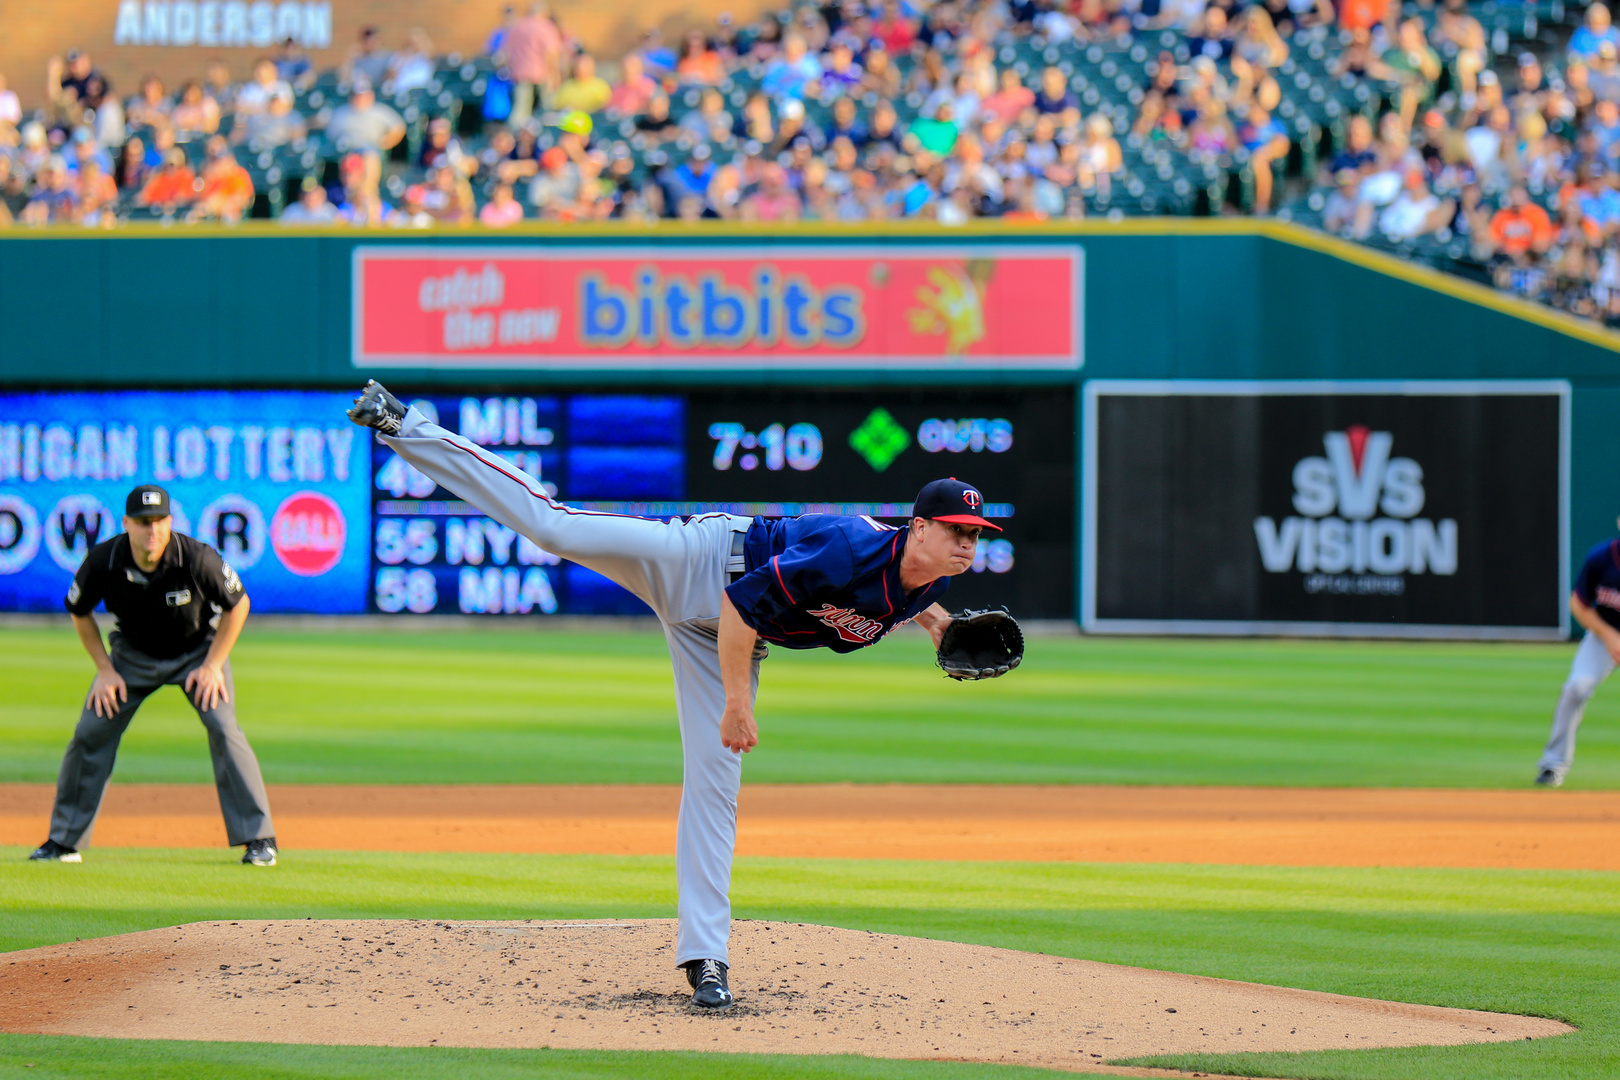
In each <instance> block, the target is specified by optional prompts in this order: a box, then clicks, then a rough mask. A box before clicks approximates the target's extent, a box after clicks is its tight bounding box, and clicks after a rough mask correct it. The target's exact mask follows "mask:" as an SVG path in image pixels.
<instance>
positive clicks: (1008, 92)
mask: <svg viewBox="0 0 1620 1080" xmlns="http://www.w3.org/2000/svg"><path fill="white" fill-rule="evenodd" d="M1169 70H1170V71H1172V72H1173V71H1174V70H1175V65H1174V64H1171V65H1170V67H1169ZM1034 104H1035V91H1033V90H1031V89H1030V88H1029V87H1027V86H1025V85H1024V84H1023V82H1022V80H1020V79H1019V78H1018V72H1016V71H1014V70H1013V69H1012V68H1010V67H1008V68H1003V69H1002V71H1001V85H1000V86H999V87H998V88H997V90H996V92H995V93H994V94H991V95H990V96H989V97H987V98H985V99H984V101H983V102H982V103H981V104H980V106H979V108H980V112H981V114H982V115H986V116H993V117H995V118H996V119H998V120H1000V121H1001V122H1002V123H1003V124H1010V123H1012V122H1013V121H1014V120H1017V119H1018V118H1019V117H1020V116H1022V115H1023V113H1024V110H1025V109H1028V108H1030V107H1031V106H1033V105H1034Z"/></svg>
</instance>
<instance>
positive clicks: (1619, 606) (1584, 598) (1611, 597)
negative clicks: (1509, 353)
mask: <svg viewBox="0 0 1620 1080" xmlns="http://www.w3.org/2000/svg"><path fill="white" fill-rule="evenodd" d="M1575 595H1576V596H1578V597H1580V598H1581V603H1583V604H1585V605H1586V606H1587V607H1589V608H1591V609H1593V610H1594V611H1596V612H1597V613H1598V617H1599V618H1601V619H1602V620H1603V621H1604V622H1606V623H1608V624H1609V625H1610V626H1612V627H1614V628H1615V629H1616V630H1620V540H1605V541H1604V542H1603V543H1601V544H1599V545H1598V546H1597V547H1595V548H1593V549H1592V551H1591V553H1590V554H1588V555H1587V556H1586V562H1585V564H1583V565H1582V566H1581V572H1580V574H1578V575H1577V576H1576V578H1575ZM732 602H733V603H736V601H735V600H733V601H732Z"/></svg>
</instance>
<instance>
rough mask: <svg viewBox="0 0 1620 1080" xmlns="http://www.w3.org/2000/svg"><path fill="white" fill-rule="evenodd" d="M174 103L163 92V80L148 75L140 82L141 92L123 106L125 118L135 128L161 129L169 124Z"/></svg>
mask: <svg viewBox="0 0 1620 1080" xmlns="http://www.w3.org/2000/svg"><path fill="white" fill-rule="evenodd" d="M173 109H174V102H173V101H171V100H170V99H169V98H168V96H167V95H166V94H165V93H164V92H163V80H162V79H160V78H158V77H157V76H156V75H148V76H147V77H146V78H144V79H142V80H141V91H140V93H138V94H136V95H135V96H134V97H132V98H130V99H129V103H128V104H127V105H125V106H124V115H125V118H126V119H127V120H128V121H129V123H130V124H132V125H134V126H135V127H138V128H139V127H153V128H155V127H163V126H165V125H167V124H168V123H169V113H170V112H171V111H172V110H173Z"/></svg>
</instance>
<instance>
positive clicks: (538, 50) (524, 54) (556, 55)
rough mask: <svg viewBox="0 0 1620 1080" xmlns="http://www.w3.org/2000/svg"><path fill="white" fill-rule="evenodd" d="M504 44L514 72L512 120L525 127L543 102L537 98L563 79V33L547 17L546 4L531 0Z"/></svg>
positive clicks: (504, 50) (506, 55)
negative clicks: (526, 10) (536, 107)
mask: <svg viewBox="0 0 1620 1080" xmlns="http://www.w3.org/2000/svg"><path fill="white" fill-rule="evenodd" d="M501 48H502V51H503V52H504V54H505V57H506V66H507V69H508V70H509V71H510V72H511V75H512V116H511V121H510V122H511V124H512V126H513V127H522V126H523V125H524V124H527V123H528V122H529V117H530V116H532V115H533V114H534V109H535V106H536V105H537V104H540V103H541V102H540V101H538V100H537V99H539V98H542V97H543V95H545V94H547V93H549V92H550V91H551V90H553V89H554V88H556V86H557V85H558V84H559V83H560V82H561V80H562V72H561V67H562V55H563V53H562V35H561V34H560V33H558V31H557V24H556V23H554V22H552V21H551V20H550V19H549V18H547V17H546V6H545V5H544V4H540V3H536V4H530V5H529V12H528V14H527V15H525V16H524V17H523V18H521V19H519V20H518V21H517V22H515V23H513V24H512V25H511V26H510V27H509V28H508V29H507V31H506V37H505V39H504V41H503V43H502V46H501Z"/></svg>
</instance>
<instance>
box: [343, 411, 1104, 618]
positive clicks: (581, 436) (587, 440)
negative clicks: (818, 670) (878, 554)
mask: <svg viewBox="0 0 1620 1080" xmlns="http://www.w3.org/2000/svg"><path fill="white" fill-rule="evenodd" d="M401 396H402V397H403V398H405V399H406V400H410V401H412V402H413V403H414V404H416V405H417V406H418V407H419V408H421V409H422V410H423V411H424V412H426V413H427V414H428V415H429V416H430V417H433V418H436V419H437V422H438V423H440V424H441V425H442V426H444V427H446V428H448V429H450V430H452V431H455V432H458V433H459V434H462V435H464V436H466V437H467V438H468V439H470V440H471V441H473V442H475V443H478V444H479V445H482V446H484V447H486V448H488V449H489V450H490V451H491V452H492V453H495V454H496V455H498V456H500V457H501V458H503V459H504V460H505V461H507V462H508V463H509V464H511V465H512V466H513V467H515V468H517V469H521V470H522V471H524V472H525V473H527V474H528V475H530V476H532V477H534V478H535V479H536V480H537V481H538V482H539V483H540V484H541V485H542V486H543V487H544V488H545V490H546V491H547V493H548V494H550V495H552V496H553V497H554V498H557V499H559V500H561V501H563V502H567V503H569V504H571V505H577V506H581V507H584V508H586V509H593V510H603V511H609V512H614V513H624V514H635V515H639V516H647V517H656V518H670V517H676V516H684V515H690V514H701V513H710V512H714V511H724V512H727V513H733V514H740V515H745V516H754V515H763V516H767V517H778V516H794V515H799V514H807V513H823V514H867V515H870V516H872V517H874V518H879V519H887V520H889V521H891V522H893V523H895V524H899V523H902V522H903V521H904V520H905V519H906V518H907V517H909V515H910V509H911V500H912V498H913V497H914V496H915V495H916V493H917V491H918V490H919V489H920V488H921V487H922V486H923V485H924V484H926V483H927V482H928V481H930V480H934V479H938V478H940V477H942V476H956V477H959V478H961V479H963V480H967V481H969V482H971V483H973V484H975V485H976V486H978V487H979V488H980V489H981V490H982V491H983V492H984V493H985V498H986V500H987V502H986V505H985V508H984V513H985V516H986V517H988V518H990V519H991V520H993V521H995V522H996V523H997V524H998V525H1001V526H1002V528H1003V529H1005V530H1006V532H1005V533H1004V534H993V533H992V534H989V535H987V536H986V537H985V538H984V539H983V540H981V542H980V545H979V550H978V555H977V558H976V559H975V560H974V564H973V569H972V570H971V571H970V572H968V573H966V574H964V575H962V576H961V577H960V578H958V579H956V581H954V582H953V583H952V589H951V594H950V598H949V605H948V606H951V607H953V608H961V607H964V606H982V605H985V604H992V603H1005V604H1007V605H1008V606H1009V607H1010V608H1011V609H1012V610H1013V611H1014V613H1015V614H1018V615H1020V616H1024V617H1028V618H1068V617H1072V615H1073V611H1074V600H1073V594H1074V575H1073V554H1074V517H1075V504H1074V445H1075V444H1074V438H1075V401H1074V395H1073V392H1072V391H1071V390H1068V389H1052V388H1043V389H1041V390H1039V391H1034V392H1029V393H1020V392H985V391H981V390H974V391H971V392H969V391H963V392H913V391H907V390H872V391H842V392H841V391H810V392H806V391H800V390H795V391H793V392H791V393H786V392H781V391H774V392H773V391H749V392H692V393H684V394H656V395H645V394H551V395H534V394H523V393H511V394H504V395H500V396H490V395H477V396H474V395H446V394H444V393H442V392H437V393H433V394H428V395H425V396H422V397H415V398H413V397H412V396H411V395H409V394H403V395H401ZM371 499H372V538H373V550H372V574H371V581H370V588H369V597H368V605H369V607H370V608H371V610H375V611H381V612H393V613H401V614H412V613H416V614H430V613H447V614H448V613H455V614H487V615H507V616H521V615H551V614H645V613H646V612H647V609H646V608H645V606H644V605H642V604H641V602H640V601H638V600H637V599H635V598H634V597H633V596H631V595H630V594H629V593H627V592H625V591H624V590H623V589H620V588H619V587H618V586H616V585H614V584H613V583H612V582H610V581H608V580H606V579H605V578H603V577H601V576H600V575H598V574H595V573H594V572H592V571H590V570H587V569H586V568H584V567H582V566H578V565H575V564H572V563H569V562H567V561H565V560H561V559H559V558H557V557H556V556H555V555H553V554H552V553H550V552H547V551H544V550H542V549H540V548H539V547H537V546H535V545H534V544H533V543H531V542H530V541H528V540H527V539H525V538H523V537H521V536H517V535H516V534H515V533H513V532H512V531H511V530H510V529H508V528H506V527H505V526H503V525H501V524H500V523H498V522H496V521H493V520H491V519H489V518H488V517H486V516H484V515H482V514H481V513H479V512H478V510H477V509H476V508H475V507H472V506H470V505H469V504H467V503H465V502H462V501H461V500H459V499H457V498H456V497H455V496H454V495H453V494H452V493H450V492H448V491H445V490H444V489H442V488H439V487H437V486H436V485H435V484H434V483H433V481H431V480H430V479H428V478H427V477H426V476H424V475H422V474H421V473H420V472H418V471H417V470H416V469H414V468H412V467H411V466H409V465H408V464H406V463H405V462H404V461H403V460H402V459H400V458H399V457H398V456H397V455H395V454H394V453H393V452H392V451H391V450H389V449H388V447H387V446H386V445H384V444H383V443H381V442H374V443H373V447H372V494H371Z"/></svg>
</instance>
